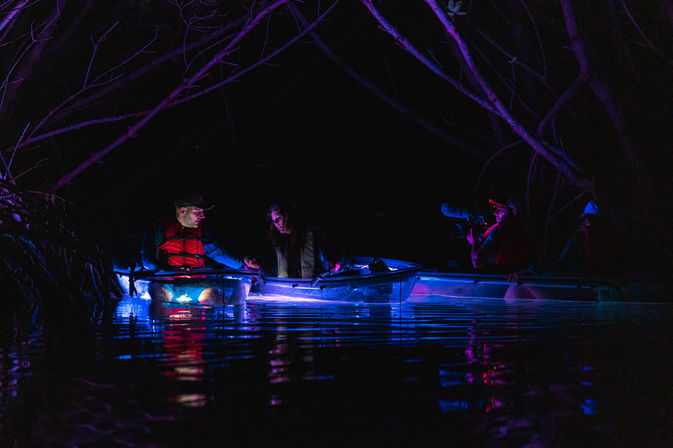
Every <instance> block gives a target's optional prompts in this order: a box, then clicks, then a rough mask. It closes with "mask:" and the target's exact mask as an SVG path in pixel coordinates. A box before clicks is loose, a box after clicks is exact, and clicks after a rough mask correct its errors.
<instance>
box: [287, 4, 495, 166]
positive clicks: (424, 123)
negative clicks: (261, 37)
mask: <svg viewBox="0 0 673 448" xmlns="http://www.w3.org/2000/svg"><path fill="white" fill-rule="evenodd" d="M290 10H291V11H292V14H293V15H294V16H295V17H296V18H297V20H298V21H299V22H300V23H301V25H302V26H303V27H304V28H305V29H308V22H307V20H306V18H305V17H304V16H303V15H302V13H301V11H299V9H298V8H297V7H296V6H294V5H292V4H290ZM311 37H312V38H313V41H314V42H315V44H316V45H317V46H318V48H320V50H321V51H322V52H323V53H324V54H325V55H326V56H327V57H328V58H330V59H331V60H332V62H334V63H335V64H336V65H337V66H339V67H341V68H342V69H343V70H344V71H345V72H346V73H348V74H349V75H350V76H351V77H352V78H353V79H355V80H356V81H358V82H359V83H360V84H362V85H363V86H364V87H365V88H367V89H369V90H370V91H371V92H373V93H374V94H375V95H376V96H378V97H379V98H381V99H382V100H383V101H384V102H386V104H388V105H389V106H391V107H392V108H394V109H395V110H397V111H398V112H399V113H400V114H402V116H404V117H406V118H407V119H409V120H410V121H413V122H415V123H416V124H418V125H420V126H421V127H423V128H425V129H427V130H428V131H430V132H432V133H433V134H435V135H437V136H438V137H440V138H441V139H442V140H444V141H445V142H447V143H449V144H450V145H452V146H454V147H456V148H457V149H460V150H461V151H463V152H464V153H466V154H470V155H472V156H477V157H480V158H484V157H486V154H485V153H484V151H483V150H481V149H479V148H476V147H472V146H469V145H467V144H465V143H464V142H462V141H461V140H459V139H457V138H456V137H455V136H453V135H452V134H450V133H448V132H447V131H445V130H444V129H442V128H441V127H439V126H437V125H436V124H434V123H432V122H430V121H428V120H426V119H425V118H423V117H421V116H420V115H419V114H418V113H416V112H415V111H413V110H411V109H409V108H408V107H406V106H404V105H402V104H400V103H399V102H398V101H396V100H395V99H394V98H393V97H391V96H390V95H388V94H387V93H386V92H384V91H383V89H381V88H380V87H379V86H377V85H376V84H374V83H373V82H371V81H370V80H369V79H367V78H366V77H365V76H363V75H361V74H360V73H358V72H357V71H356V70H355V69H353V68H352V67H351V66H349V65H348V64H346V62H345V61H344V60H343V59H342V58H340V57H339V56H337V55H336V54H335V53H334V51H332V49H331V48H330V47H329V46H328V45H327V43H325V41H323V40H322V38H321V37H320V35H319V34H318V33H317V32H315V31H311Z"/></svg>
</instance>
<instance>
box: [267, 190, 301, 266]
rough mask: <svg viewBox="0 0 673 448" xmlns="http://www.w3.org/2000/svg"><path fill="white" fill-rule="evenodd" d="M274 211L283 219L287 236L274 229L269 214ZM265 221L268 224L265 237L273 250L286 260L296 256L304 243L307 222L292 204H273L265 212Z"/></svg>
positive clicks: (274, 226)
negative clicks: (293, 255) (292, 255)
mask: <svg viewBox="0 0 673 448" xmlns="http://www.w3.org/2000/svg"><path fill="white" fill-rule="evenodd" d="M273 211H275V212H276V213H278V214H281V215H283V216H284V217H285V219H286V222H287V224H286V225H287V226H288V228H289V229H290V233H289V234H282V233H280V232H279V231H278V229H277V228H276V225H275V224H274V223H273V220H272V219H271V212H273ZM266 220H267V221H268V223H269V231H268V233H267V236H268V238H269V241H270V242H271V244H272V245H273V248H274V249H276V250H278V251H280V253H281V254H283V256H284V257H285V258H286V259H287V258H288V257H289V256H290V254H298V253H299V251H300V250H301V248H302V247H304V244H305V243H306V232H307V230H308V228H309V224H308V221H307V220H306V218H305V217H304V216H303V214H302V213H301V212H300V211H299V210H298V209H297V207H296V206H295V205H294V204H285V203H278V202H277V203H274V204H271V205H270V206H269V209H268V210H267V212H266Z"/></svg>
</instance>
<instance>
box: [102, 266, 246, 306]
mask: <svg viewBox="0 0 673 448" xmlns="http://www.w3.org/2000/svg"><path fill="white" fill-rule="evenodd" d="M115 274H116V275H117V279H118V280H119V286H120V288H121V290H122V292H123V293H124V294H127V295H129V296H139V297H142V298H145V299H151V300H156V301H161V302H165V303H181V304H188V303H192V304H207V305H229V304H235V303H242V302H244V301H245V299H246V298H247V297H248V293H249V292H250V286H251V285H252V283H253V281H254V277H255V275H256V274H255V273H254V272H252V271H242V270H235V269H209V268H199V269H192V270H190V271H163V270H161V271H144V270H141V271H133V270H119V269H116V270H115Z"/></svg>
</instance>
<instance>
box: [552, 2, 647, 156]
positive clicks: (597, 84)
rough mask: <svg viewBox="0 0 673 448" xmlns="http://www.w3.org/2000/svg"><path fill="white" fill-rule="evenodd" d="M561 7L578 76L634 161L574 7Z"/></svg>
mask: <svg viewBox="0 0 673 448" xmlns="http://www.w3.org/2000/svg"><path fill="white" fill-rule="evenodd" d="M561 9H562V10H563V17H564V19H565V24H566V29H567V30H568V37H569V38H570V45H571V48H572V50H573V53H574V54H575V59H576V60H577V63H578V64H579V67H580V76H581V77H585V78H586V80H587V82H588V83H589V86H590V87H591V90H593V92H594V94H595V95H596V97H597V98H598V100H599V101H600V102H601V103H602V104H603V107H604V109H605V111H606V113H607V114H608V116H609V117H610V119H611V120H612V124H613V126H614V127H615V129H616V131H617V134H618V136H619V140H620V142H621V144H622V151H623V153H624V157H625V158H626V160H627V161H629V162H631V163H634V162H635V161H636V154H635V148H634V147H633V144H632V143H631V138H630V137H629V134H628V132H627V130H626V123H625V122H624V118H623V116H622V112H621V110H620V108H619V106H618V105H617V102H616V101H615V99H614V96H613V95H612V92H611V91H610V89H609V88H608V86H607V84H605V82H604V81H603V80H602V79H601V78H600V77H599V76H598V75H597V74H596V72H595V70H594V69H593V66H592V63H591V59H590V58H589V55H588V54H587V52H586V48H585V46H586V44H585V42H584V40H583V39H582V38H581V37H580V32H579V27H578V26H577V19H576V17H575V9H574V7H573V5H572V3H571V1H570V0H561Z"/></svg>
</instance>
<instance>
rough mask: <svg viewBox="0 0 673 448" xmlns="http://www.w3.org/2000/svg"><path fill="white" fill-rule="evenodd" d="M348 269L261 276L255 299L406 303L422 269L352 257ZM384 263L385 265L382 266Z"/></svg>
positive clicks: (373, 259)
mask: <svg viewBox="0 0 673 448" xmlns="http://www.w3.org/2000/svg"><path fill="white" fill-rule="evenodd" d="M349 261H350V262H351V263H350V264H349V266H348V268H347V269H344V270H341V271H339V272H336V273H325V274H321V275H318V276H317V277H315V278H313V279H299V278H279V277H265V276H261V277H260V280H259V282H258V284H257V285H255V286H254V287H253V290H252V292H251V297H255V298H259V299H273V300H297V299H299V300H326V301H340V302H363V303H395V302H402V301H404V300H406V299H407V298H408V297H409V295H410V294H411V291H412V290H413V289H414V284H415V283H416V279H417V272H418V271H419V270H420V269H421V266H420V265H418V264H416V263H412V262H409V261H402V260H393V259H388V258H383V259H380V258H374V257H352V258H350V260H349ZM380 262H383V264H381V263H380Z"/></svg>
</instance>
